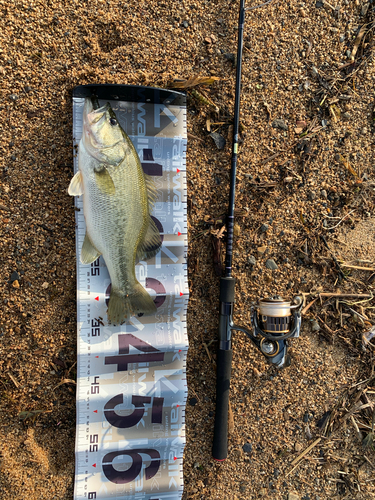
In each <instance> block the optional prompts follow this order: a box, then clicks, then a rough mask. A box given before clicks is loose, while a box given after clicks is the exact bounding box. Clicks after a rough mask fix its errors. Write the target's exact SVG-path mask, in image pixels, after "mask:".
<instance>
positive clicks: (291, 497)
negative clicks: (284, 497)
mask: <svg viewBox="0 0 375 500" xmlns="http://www.w3.org/2000/svg"><path fill="white" fill-rule="evenodd" d="M288 500H300V497H299V495H297V493H292V492H289V493H288Z"/></svg>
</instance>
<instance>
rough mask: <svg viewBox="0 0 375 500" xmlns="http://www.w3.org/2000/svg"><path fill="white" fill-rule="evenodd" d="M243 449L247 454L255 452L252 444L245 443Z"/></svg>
mask: <svg viewBox="0 0 375 500" xmlns="http://www.w3.org/2000/svg"><path fill="white" fill-rule="evenodd" d="M242 449H243V451H244V452H245V453H251V452H252V451H253V445H252V444H251V443H245V444H244V445H243V446H242Z"/></svg>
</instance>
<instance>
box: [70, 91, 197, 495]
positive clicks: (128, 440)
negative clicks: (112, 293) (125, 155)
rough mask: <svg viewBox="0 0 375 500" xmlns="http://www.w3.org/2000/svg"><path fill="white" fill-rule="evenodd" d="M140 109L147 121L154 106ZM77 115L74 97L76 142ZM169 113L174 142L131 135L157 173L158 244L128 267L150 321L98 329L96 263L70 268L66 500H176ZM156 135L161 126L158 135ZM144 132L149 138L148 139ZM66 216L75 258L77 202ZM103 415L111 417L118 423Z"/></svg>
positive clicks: (182, 397) (81, 228)
mask: <svg viewBox="0 0 375 500" xmlns="http://www.w3.org/2000/svg"><path fill="white" fill-rule="evenodd" d="M113 88H115V89H116V91H117V88H116V87H115V86H113ZM111 89H112V87H111ZM112 92H113V91H112ZM113 93H114V92H113ZM105 102H106V101H101V102H100V103H101V104H105ZM110 103H111V105H112V106H113V107H114V108H115V107H116V104H117V105H120V104H121V103H116V102H114V101H112V100H111V101H110ZM125 105H126V106H128V107H129V108H132V109H134V110H135V113H134V114H135V116H136V111H137V108H138V103H134V102H131V101H128V102H126V103H125ZM146 106H148V108H147V112H146V117H147V120H146V122H148V121H150V120H149V119H148V118H149V117H150V116H151V117H152V114H153V113H154V111H155V109H156V108H157V104H152V103H150V104H146ZM82 107H83V98H82V97H78V96H77V97H74V99H73V117H74V137H75V142H76V143H77V142H78V141H79V139H80V135H81V133H82V130H81V127H80V125H81V120H82ZM169 110H170V111H171V112H173V114H175V115H176V116H179V120H178V123H177V126H176V127H174V131H175V132H176V134H175V135H174V136H168V137H163V138H160V137H159V138H158V137H155V136H152V135H150V136H143V137H140V136H137V135H131V139H132V142H133V143H134V144H135V145H137V150H139V152H140V158H141V161H142V160H143V155H142V148H147V149H148V150H149V151H148V152H147V153H146V157H147V158H148V159H147V160H145V163H146V166H144V168H147V165H149V164H151V163H153V164H157V165H160V167H161V168H160V169H159V167H152V168H154V170H156V171H157V172H158V173H159V174H161V175H159V176H156V177H154V179H155V180H156V185H157V189H158V199H157V201H156V203H155V206H154V209H153V211H152V216H153V217H154V219H155V221H157V225H158V227H160V228H162V231H161V234H162V237H163V244H162V247H161V250H160V252H159V253H157V254H156V255H155V256H153V257H152V258H150V259H148V260H147V261H141V262H139V263H138V264H137V265H136V268H135V274H136V278H137V279H138V281H139V282H140V283H141V284H142V286H144V287H146V288H147V290H148V291H149V293H150V294H151V296H152V297H153V298H154V300H155V302H156V303H157V304H158V309H157V315H155V316H141V317H132V318H130V320H129V321H127V322H126V323H124V324H122V325H120V326H115V325H110V324H108V322H107V321H106V309H107V303H108V298H109V286H110V282H111V280H110V277H109V273H108V269H107V266H106V264H105V261H104V259H103V257H100V258H99V259H97V260H96V261H95V262H93V263H92V264H90V265H82V264H81V263H80V262H79V259H77V323H78V325H77V326H78V332H77V333H78V345H77V348H78V349H77V352H78V360H77V361H78V362H77V433H76V475H75V491H74V500H83V499H85V500H87V499H89V498H95V499H99V500H104V499H107V498H108V499H109V498H111V499H118V500H120V499H121V500H124V499H125V500H130V499H132V500H133V499H145V500H167V499H168V500H178V499H180V498H181V496H182V491H183V474H182V463H183V450H184V446H185V404H186V397H187V385H186V355H187V347H188V342H187V332H186V310H187V303H188V283H187V265H186V253H187V225H186V224H187V221H186V213H187V210H186V175H185V170H186V163H185V151H186V122H185V105H184V103H183V104H181V105H179V106H170V107H169ZM122 123H123V122H122ZM166 123H167V124H168V123H169V119H168V120H166ZM124 126H125V125H124ZM132 126H133V128H134V129H137V123H135V124H132V123H131V122H129V129H128V132H130V131H131V129H132ZM150 128H151V126H150ZM164 130H165V129H164ZM162 131H163V128H162V127H161V130H159V132H162ZM153 133H155V135H156V134H157V133H158V131H153ZM129 135H130V134H129ZM138 145H139V146H141V147H140V148H139V149H138ZM150 150H151V152H150ZM156 152H158V155H159V156H158V158H156V154H155V153H156ZM152 155H153V158H154V159H153V160H152V159H150V158H151V157H152ZM171 158H173V161H172V162H171V161H170V159H171ZM142 163H143V161H142ZM77 167H78V165H77V158H75V168H76V169H77ZM177 170H179V172H177ZM168 186H169V187H168ZM174 197H175V200H174V204H173V198H174ZM76 209H77V211H76V246H77V256H79V253H80V250H81V247H82V243H83V241H84V237H85V232H86V227H85V220H84V217H83V210H82V209H83V205H82V197H77V198H76ZM129 340H130V341H129ZM131 342H133V343H135V344H136V346H134V345H132V343H131ZM147 345H148V346H150V347H147ZM127 346H128V347H127ZM145 346H146V347H145ZM140 349H144V350H140ZM134 356H136V357H138V358H139V357H141V360H140V362H134V359H135V358H134ZM157 358H159V360H157ZM160 358H162V359H160ZM153 359H154V361H153ZM128 361H129V362H128ZM116 363H117V364H116ZM125 368H126V369H125ZM133 396H136V397H138V398H143V399H141V400H138V402H137V400H135V402H136V405H137V407H138V409H137V408H136V407H135V406H134V404H133V403H132V398H133ZM161 399H162V400H163V401H162V403H161ZM117 402H119V404H118V405H117V406H116V405H115V403H117ZM112 408H114V409H117V411H116V412H115V413H116V414H117V416H118V417H116V415H114V413H113V409H112ZM137 411H138V416H139V415H140V413H143V414H142V418H141V420H140V421H139V422H138V424H135V425H132V426H131V427H122V428H121V427H116V425H123V426H126V425H130V424H134V422H135V421H136V420H137V418H138V416H136V412H137ZM132 419H133V420H132ZM134 419H135V420H134ZM149 453H150V454H149ZM134 464H136V465H137V464H138V465H139V464H141V466H140V469H139V472H138V475H137V476H136V477H130V476H129V475H128V476H127V477H126V473H127V471H129V470H131V468H132V466H134ZM116 470H117V472H116ZM155 471H157V472H156V473H155V475H153V476H152V474H153V473H154V472H155ZM128 474H129V473H128ZM129 479H130V481H129V482H124V480H129ZM156 491H157V493H156V494H155V492H156Z"/></svg>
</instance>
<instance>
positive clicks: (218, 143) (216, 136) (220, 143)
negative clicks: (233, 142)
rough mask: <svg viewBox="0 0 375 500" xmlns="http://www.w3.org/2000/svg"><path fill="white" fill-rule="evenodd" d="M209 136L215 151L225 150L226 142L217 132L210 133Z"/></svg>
mask: <svg viewBox="0 0 375 500" xmlns="http://www.w3.org/2000/svg"><path fill="white" fill-rule="evenodd" d="M209 135H210V137H212V139H213V140H214V142H215V144H216V147H217V149H224V148H225V144H226V140H225V138H224V137H223V136H222V135H221V134H219V133H218V132H211V133H210V134H209Z"/></svg>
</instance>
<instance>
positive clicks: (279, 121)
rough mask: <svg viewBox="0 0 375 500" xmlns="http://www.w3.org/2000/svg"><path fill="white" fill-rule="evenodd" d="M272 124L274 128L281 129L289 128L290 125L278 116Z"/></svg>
mask: <svg viewBox="0 0 375 500" xmlns="http://www.w3.org/2000/svg"><path fill="white" fill-rule="evenodd" d="M272 126H273V128H279V129H281V130H288V125H287V124H286V123H285V121H284V120H282V119H281V118H276V119H275V120H274V121H273V122H272Z"/></svg>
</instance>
